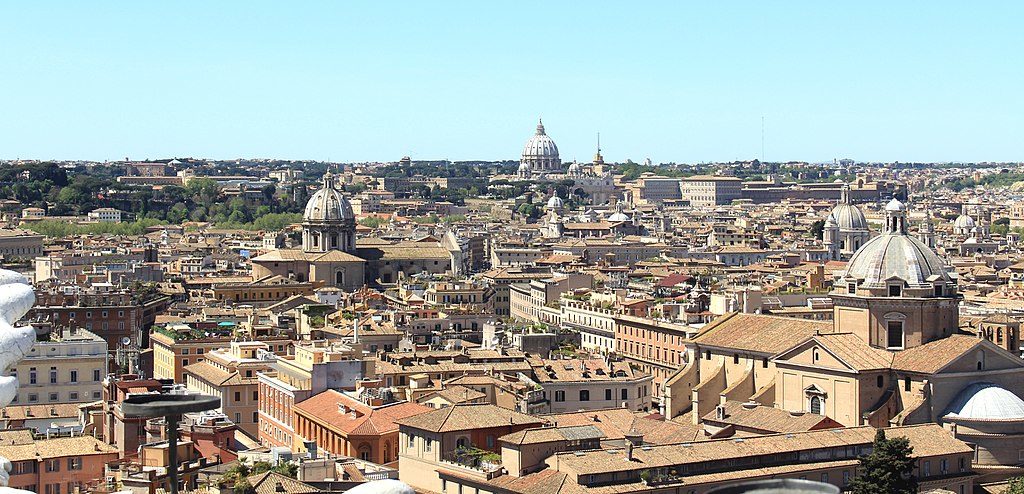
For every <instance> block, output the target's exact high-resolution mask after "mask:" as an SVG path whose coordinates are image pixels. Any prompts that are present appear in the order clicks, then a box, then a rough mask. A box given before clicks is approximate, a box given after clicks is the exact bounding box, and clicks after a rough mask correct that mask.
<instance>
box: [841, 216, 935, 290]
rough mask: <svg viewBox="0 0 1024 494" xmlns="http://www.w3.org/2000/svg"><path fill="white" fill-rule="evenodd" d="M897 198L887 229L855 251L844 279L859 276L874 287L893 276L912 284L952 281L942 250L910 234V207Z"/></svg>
mask: <svg viewBox="0 0 1024 494" xmlns="http://www.w3.org/2000/svg"><path fill="white" fill-rule="evenodd" d="M894 201H895V200H894ZM895 202H896V204H893V203H890V206H886V214H887V215H888V217H887V219H886V231H885V232H884V233H882V234H881V235H879V236H877V237H875V238H873V239H871V240H868V241H867V242H866V243H865V244H864V245H863V246H861V248H860V249H859V250H857V252H855V253H854V254H853V257H851V258H850V262H849V264H847V269H846V272H845V273H844V274H843V279H845V280H851V279H856V280H859V282H860V284H861V285H863V286H866V287H870V288H881V287H884V286H886V280H888V279H890V278H899V279H901V280H903V281H904V282H906V284H907V285H908V286H909V287H911V288H928V287H931V286H933V284H934V283H935V282H936V281H943V282H950V281H952V278H950V276H949V273H948V272H947V271H946V263H945V262H943V261H942V259H941V258H939V256H938V254H936V253H935V251H933V250H932V249H931V248H929V247H928V245H927V244H925V243H924V242H923V241H921V240H920V239H918V238H917V237H913V236H910V235H907V230H906V217H905V214H906V209H905V208H904V206H903V204H902V203H900V202H899V201H895Z"/></svg>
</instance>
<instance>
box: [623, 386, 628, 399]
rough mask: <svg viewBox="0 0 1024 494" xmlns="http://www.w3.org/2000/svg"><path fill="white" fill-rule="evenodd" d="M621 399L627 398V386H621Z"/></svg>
mask: <svg viewBox="0 0 1024 494" xmlns="http://www.w3.org/2000/svg"><path fill="white" fill-rule="evenodd" d="M622 399H623V400H628V399H629V389H628V388H622Z"/></svg>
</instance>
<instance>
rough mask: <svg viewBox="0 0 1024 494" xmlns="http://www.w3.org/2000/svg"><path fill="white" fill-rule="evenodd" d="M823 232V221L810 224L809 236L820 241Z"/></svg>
mask: <svg viewBox="0 0 1024 494" xmlns="http://www.w3.org/2000/svg"><path fill="white" fill-rule="evenodd" d="M824 231H825V220H818V221H815V222H814V223H811V235H813V236H814V238H816V239H818V240H821V237H822V233H823V232H824Z"/></svg>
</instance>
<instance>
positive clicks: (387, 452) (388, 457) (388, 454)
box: [384, 442, 391, 463]
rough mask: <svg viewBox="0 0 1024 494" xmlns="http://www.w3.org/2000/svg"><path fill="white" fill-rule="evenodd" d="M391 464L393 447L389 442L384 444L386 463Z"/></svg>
mask: <svg viewBox="0 0 1024 494" xmlns="http://www.w3.org/2000/svg"><path fill="white" fill-rule="evenodd" d="M389 462H391V445H390V444H388V443H387V442H385V443H384V463H389Z"/></svg>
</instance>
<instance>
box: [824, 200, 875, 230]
mask: <svg viewBox="0 0 1024 494" xmlns="http://www.w3.org/2000/svg"><path fill="white" fill-rule="evenodd" d="M829 216H831V217H832V218H833V219H834V220H835V222H836V224H837V225H839V229H840V230H867V229H868V220H867V218H865V217H864V213H862V212H861V210H860V208H858V207H857V206H854V205H853V204H840V205H838V206H836V207H835V208H833V209H832V213H831V214H830V215H829Z"/></svg>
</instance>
